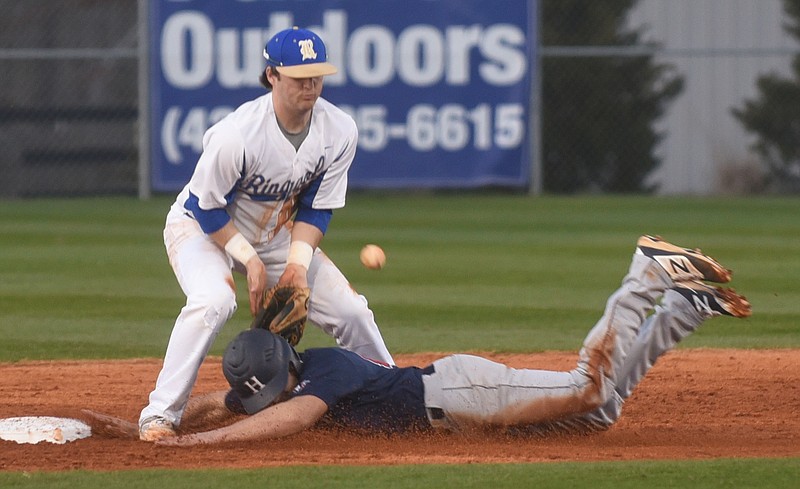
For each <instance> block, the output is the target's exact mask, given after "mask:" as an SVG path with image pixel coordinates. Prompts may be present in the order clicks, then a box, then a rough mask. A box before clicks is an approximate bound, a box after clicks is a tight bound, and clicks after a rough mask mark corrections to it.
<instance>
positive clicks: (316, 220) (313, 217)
mask: <svg viewBox="0 0 800 489" xmlns="http://www.w3.org/2000/svg"><path fill="white" fill-rule="evenodd" d="M332 217H333V211H332V210H331V209H312V208H311V207H300V208H299V209H297V215H296V216H295V217H294V220H295V221H300V222H305V223H308V224H311V225H312V226H316V227H318V228H319V230H320V231H322V234H325V232H326V231H327V230H328V224H330V222H331V218H332Z"/></svg>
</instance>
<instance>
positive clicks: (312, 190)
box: [294, 172, 333, 234]
mask: <svg viewBox="0 0 800 489" xmlns="http://www.w3.org/2000/svg"><path fill="white" fill-rule="evenodd" d="M324 176H325V172H322V173H320V174H319V176H318V177H317V178H315V179H314V180H312V181H311V183H310V184H309V185H308V187H306V189H305V190H303V192H302V193H301V194H300V198H299V199H298V209H297V215H296V216H295V218H294V220H295V221H301V222H306V223H308V224H311V225H313V226H316V227H318V228H319V230H320V231H322V234H325V232H326V231H328V224H330V222H331V217H333V211H332V210H331V209H314V199H315V198H316V197H317V192H319V187H320V185H322V178H323V177H324Z"/></svg>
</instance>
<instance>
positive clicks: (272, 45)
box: [264, 26, 338, 78]
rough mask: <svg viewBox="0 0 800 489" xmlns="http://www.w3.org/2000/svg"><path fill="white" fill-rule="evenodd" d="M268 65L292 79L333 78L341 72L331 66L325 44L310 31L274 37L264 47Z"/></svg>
mask: <svg viewBox="0 0 800 489" xmlns="http://www.w3.org/2000/svg"><path fill="white" fill-rule="evenodd" d="M264 58H266V60H267V64H268V65H270V66H274V67H275V68H277V70H278V73H280V74H282V75H286V76H288V77H289V78H311V77H314V76H324V75H333V74H334V73H336V72H337V71H338V70H337V69H336V67H335V66H333V65H332V64H330V63H328V51H327V50H326V49H325V43H323V42H322V39H320V37H319V36H318V35H316V34H315V33H313V32H311V31H309V30H307V29H299V28H298V27H296V26H295V27H293V28H291V29H286V30H284V31H280V32H279V33H277V34H275V35H274V36H272V38H271V39H270V40H269V41H267V44H266V45H265V46H264Z"/></svg>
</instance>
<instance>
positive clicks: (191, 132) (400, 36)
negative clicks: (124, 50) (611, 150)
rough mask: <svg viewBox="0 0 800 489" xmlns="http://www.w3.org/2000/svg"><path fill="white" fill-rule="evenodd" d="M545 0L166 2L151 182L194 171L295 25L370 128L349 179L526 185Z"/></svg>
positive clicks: (153, 42)
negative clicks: (276, 38)
mask: <svg viewBox="0 0 800 489" xmlns="http://www.w3.org/2000/svg"><path fill="white" fill-rule="evenodd" d="M535 2H536V0H493V1H486V0H371V1H363V0H349V1H348V0H338V1H335V0H155V1H154V2H153V3H152V4H151V8H150V33H151V34H150V87H149V88H150V111H151V118H150V128H151V129H150V130H151V133H150V139H151V177H152V179H151V183H152V188H153V189H154V190H156V191H174V190H178V189H180V188H181V187H183V185H185V184H186V182H187V181H188V180H189V178H190V176H191V174H192V171H193V170H194V165H195V163H196V161H197V158H198V156H199V155H200V152H201V150H202V137H203V133H204V132H205V130H206V129H207V128H208V127H210V126H211V125H212V124H213V123H214V122H216V121H218V120H219V119H221V118H222V117H224V116H225V115H226V114H228V113H229V112H230V111H232V110H233V109H234V108H235V107H236V106H238V105H239V104H241V103H243V102H245V101H247V100H250V99H252V98H255V97H257V96H259V95H261V94H263V93H264V88H263V87H262V86H261V85H260V83H259V81H258V76H259V74H260V72H261V71H262V70H263V69H264V67H265V61H264V59H263V57H262V50H263V47H264V43H265V42H266V41H267V39H268V38H269V37H270V36H271V35H272V34H274V33H276V32H278V31H280V30H282V29H286V28H290V27H292V26H293V25H297V26H300V27H303V28H308V29H311V30H314V31H316V32H317V33H318V34H319V35H320V37H322V39H323V40H324V41H325V44H326V45H327V48H328V56H329V61H330V62H331V63H333V64H334V65H336V66H337V67H338V68H339V73H337V74H336V75H332V76H328V77H325V87H324V89H323V93H322V96H323V97H324V98H326V99H328V100H329V101H331V102H333V103H335V104H336V105H338V106H339V107H341V108H342V109H344V110H346V111H347V112H349V113H350V114H351V115H352V116H353V117H354V119H355V120H356V123H357V125H358V128H359V149H358V153H357V154H356V158H355V161H354V162H353V166H352V167H351V170H350V187H351V188H471V187H481V186H490V185H491V186H508V187H525V186H527V185H528V183H529V182H528V180H529V177H530V175H529V173H530V171H529V169H530V163H529V158H530V156H529V148H528V145H529V143H528V130H527V127H528V119H529V110H528V109H529V107H528V104H529V102H528V101H529V98H530V91H531V80H532V78H533V77H532V73H533V72H534V70H535V69H538V67H536V66H534V65H533V62H534V60H535V59H536V57H535V55H534V54H535V53H534V51H533V50H534V49H535V46H534V40H535V39H536V35H535V33H534V32H533V26H535V19H534V15H535V13H536V8H535Z"/></svg>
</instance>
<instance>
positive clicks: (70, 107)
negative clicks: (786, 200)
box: [0, 0, 800, 198]
mask: <svg viewBox="0 0 800 489" xmlns="http://www.w3.org/2000/svg"><path fill="white" fill-rule="evenodd" d="M784 1H792V0H695V1H692V2H687V1H674V0H639V1H636V0H609V1H604V2H590V1H583V0H540V4H539V9H540V15H541V17H540V18H541V32H540V39H539V42H540V51H539V53H540V56H541V57H542V63H541V66H542V72H541V73H539V74H538V81H539V83H538V86H539V87H540V91H539V92H538V93H537V94H535V95H537V96H536V97H534V99H536V100H538V106H539V108H540V110H541V112H540V114H541V120H540V124H539V126H540V128H541V129H540V131H539V134H538V138H537V139H538V140H539V145H538V146H539V147H538V148H535V152H536V154H537V156H536V158H537V160H538V161H537V165H536V166H537V168H538V172H537V176H538V177H539V181H538V182H536V186H537V192H553V193H576V192H637V193H641V192H657V193H664V194H718V193H756V192H765V191H770V190H774V189H775V188H776V186H780V182H776V178H775V176H774V175H771V173H770V169H769V165H767V164H765V163H764V162H762V161H761V159H760V158H759V156H758V154H757V152H756V151H753V149H752V146H753V145H754V144H755V143H756V141H757V136H756V135H755V134H753V133H751V132H747V131H746V130H745V129H744V128H743V126H742V124H741V123H740V122H739V121H737V120H736V118H735V117H734V115H733V114H732V112H733V111H734V110H735V109H736V108H741V107H743V106H744V105H745V104H746V101H747V100H752V99H754V98H757V97H758V92H757V80H758V78H759V76H763V75H764V74H766V73H777V74H784V75H786V76H787V77H788V76H790V75H789V73H790V67H791V63H792V60H793V58H794V56H795V55H796V54H797V53H796V50H797V46H796V40H794V39H792V38H791V37H790V36H789V35H788V34H787V33H786V32H785V29H784V26H785V24H786V17H785V11H784ZM137 3H138V2H137V1H136V0H60V1H58V2H55V1H52V0H25V1H19V0H0V12H3V15H2V16H0V77H1V78H2V81H3V83H2V86H3V91H2V92H0V144H1V145H2V147H3V148H4V151H3V157H2V158H0V171H1V172H2V175H3V178H2V179H0V197H5V198H9V197H11V198H15V197H32V196H62V195H90V194H130V195H135V194H136V193H137V192H140V188H139V178H140V175H139V170H138V169H139V148H138V144H139V143H138V141H139V134H138V124H137V120H138V109H137V108H138V103H139V80H140V79H141V78H140V73H139V58H138V49H139V39H138V36H139V24H138V22H139V20H140V19H139V18H138V17H139V13H138V12H139V10H138V5H137ZM265 5H267V6H268V4H266V3H265ZM265 8H266V7H265ZM799 178H800V177H799ZM783 180H784V181H785V178H784V179H783ZM793 188H794V187H793ZM784 190H785V188H784ZM140 193H141V192H140Z"/></svg>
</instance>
